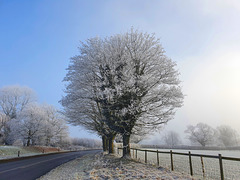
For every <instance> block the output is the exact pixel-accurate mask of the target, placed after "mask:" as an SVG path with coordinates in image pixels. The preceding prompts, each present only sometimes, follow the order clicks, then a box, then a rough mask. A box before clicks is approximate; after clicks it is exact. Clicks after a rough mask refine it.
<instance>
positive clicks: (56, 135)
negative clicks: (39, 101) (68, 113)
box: [42, 104, 68, 146]
mask: <svg viewBox="0 0 240 180" xmlns="http://www.w3.org/2000/svg"><path fill="white" fill-rule="evenodd" d="M42 108H43V111H44V124H43V126H44V128H43V130H42V134H43V136H42V137H43V141H44V145H45V146H50V145H55V144H58V143H60V141H63V140H64V139H66V138H68V127H67V126H66V122H65V117H64V116H63V115H62V114H60V113H59V112H58V111H57V109H56V108H55V107H53V106H51V105H47V104H45V105H43V106H42Z"/></svg>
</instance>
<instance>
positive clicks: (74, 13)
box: [0, 0, 240, 140]
mask: <svg viewBox="0 0 240 180" xmlns="http://www.w3.org/2000/svg"><path fill="white" fill-rule="evenodd" d="M239 19H240V1H237V0H211V1H209V0H201V1H194V0H182V1H179V0H168V1H164V0H158V1H157V0H149V1H146V0H95V1H94V0H91V1H86V0H85V1H83V0H34V1H33V0H21V1H20V0H0V87H3V86H6V85H14V84H19V85H25V86H29V87H30V88H32V89H34V90H35V91H36V93H37V94H38V99H39V102H41V103H44V102H46V103H49V104H52V105H55V106H56V107H58V108H61V106H60V105H59V104H58V101H59V100H60V99H61V96H62V95H64V94H63V89H64V83H63V82H62V80H63V78H64V76H65V74H66V70H65V69H66V68H67V66H68V64H69V58H70V57H72V56H74V55H77V54H78V50H77V46H78V45H79V41H85V40H86V39H87V38H90V37H95V36H100V37H105V36H110V35H112V34H115V33H121V32H125V31H128V30H129V29H130V28H131V27H134V28H137V29H139V30H141V31H147V32H149V33H155V34H156V36H157V37H159V38H160V39H161V42H162V45H163V47H164V48H165V50H166V54H167V55H168V56H169V57H170V58H172V59H173V60H174V61H176V62H177V64H178V69H179V71H180V73H181V76H180V78H181V80H182V81H183V82H182V87H183V91H184V94H186V98H185V103H184V107H182V108H181V109H179V110H178V111H177V114H176V117H175V119H174V120H172V121H171V122H169V124H168V125H167V126H166V128H165V131H166V130H174V131H177V132H178V133H180V134H182V135H183V131H184V130H185V128H186V125H188V124H193V125H195V124H196V123H198V122H205V123H208V124H209V125H211V126H213V127H216V126H218V125H221V124H229V125H231V126H232V127H233V128H235V129H237V130H238V131H239V132H240V109H239V107H240V51H239V49H240V20H239ZM176 127H178V128H176ZM70 133H71V136H74V137H76V136H78V137H95V136H94V135H93V134H87V133H86V132H85V131H84V130H82V129H81V130H78V129H77V128H72V127H71V128H70ZM182 137H184V135H183V136H182ZM154 138H155V140H158V138H159V135H156V136H155V137H153V138H152V139H154Z"/></svg>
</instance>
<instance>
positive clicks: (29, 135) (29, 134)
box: [27, 130, 31, 146]
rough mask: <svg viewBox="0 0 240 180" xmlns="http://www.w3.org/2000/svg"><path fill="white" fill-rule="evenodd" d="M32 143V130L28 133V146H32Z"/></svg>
mask: <svg viewBox="0 0 240 180" xmlns="http://www.w3.org/2000/svg"><path fill="white" fill-rule="evenodd" d="M30 141H31V130H29V131H28V137H27V146H30Z"/></svg>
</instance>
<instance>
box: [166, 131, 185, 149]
mask: <svg viewBox="0 0 240 180" xmlns="http://www.w3.org/2000/svg"><path fill="white" fill-rule="evenodd" d="M163 139H164V142H165V144H166V145H168V146H170V147H175V146H177V145H179V144H181V139H180V136H179V134H178V133H176V132H174V131H169V132H167V134H165V136H164V138H163Z"/></svg>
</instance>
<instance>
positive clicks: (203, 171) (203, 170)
mask: <svg viewBox="0 0 240 180" xmlns="http://www.w3.org/2000/svg"><path fill="white" fill-rule="evenodd" d="M200 158H201V164H202V173H203V178H204V179H205V178H206V177H205V169H204V163H203V157H202V156H201V157H200Z"/></svg>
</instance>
